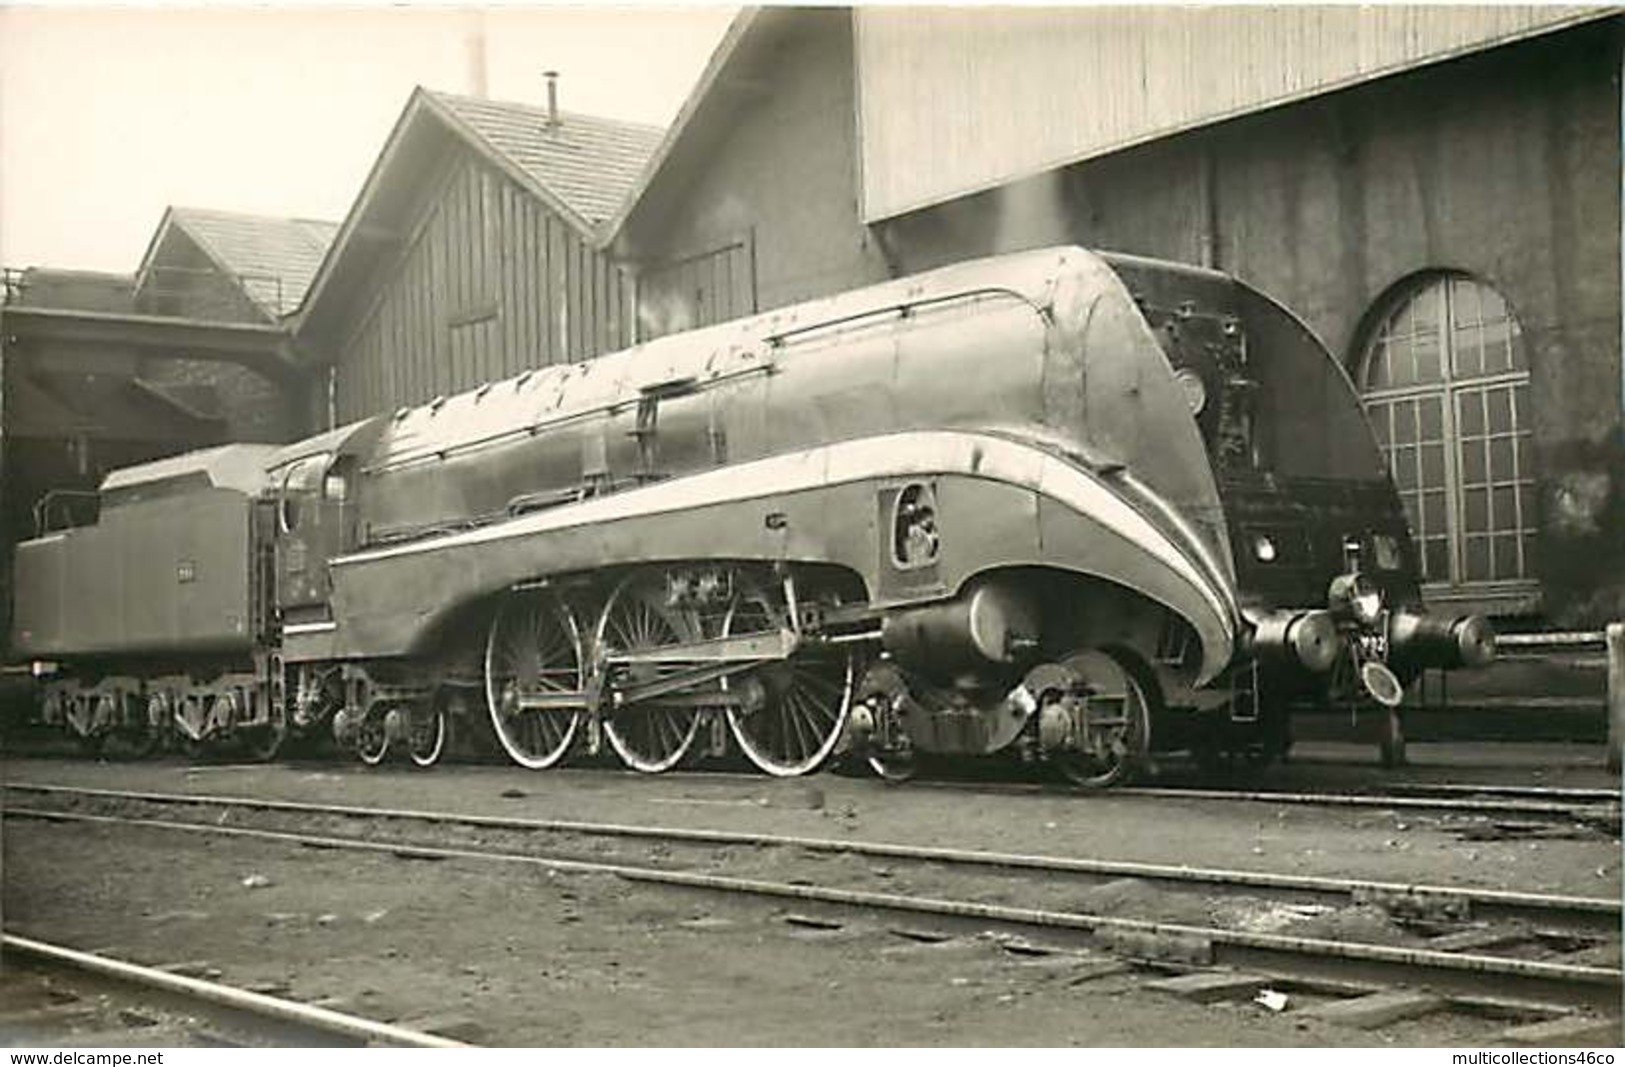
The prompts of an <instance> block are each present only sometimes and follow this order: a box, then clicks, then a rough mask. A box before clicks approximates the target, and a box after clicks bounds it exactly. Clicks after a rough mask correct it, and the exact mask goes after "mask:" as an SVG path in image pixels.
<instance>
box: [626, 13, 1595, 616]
mask: <svg viewBox="0 0 1625 1067" xmlns="http://www.w3.org/2000/svg"><path fill="white" fill-rule="evenodd" d="M1622 25H1625V23H1622V20H1621V19H1620V18H1619V17H1618V16H1617V13H1616V12H1613V11H1608V10H1602V9H1589V8H1574V7H1498V8H1432V9H1428V8H1413V7H1398V8H1389V9H1357V8H1336V7H1333V8H1321V7H1301V8H1267V9H1266V8H1260V9H1256V10H1251V11H1240V10H1235V9H1225V10H1223V11H1219V10H1203V9H1188V8H1178V9H1175V8H1162V9H1140V10H1127V9H1089V10H1084V9H1078V10H1073V11H1064V12H1062V11H1053V10H1031V11H1016V10H1010V11H1001V12H997V13H994V12H987V11H977V10H974V9H964V10H955V11H946V10H945V11H930V12H924V11H917V10H902V9H886V8H864V9H858V10H856V11H850V10H841V9H820V10H795V9H775V8H766V9H750V10H746V11H744V12H742V13H741V14H740V16H739V17H738V18H737V19H736V21H735V23H734V24H733V26H732V27H731V28H730V30H729V32H728V33H727V34H726V35H725V37H724V38H723V40H722V42H721V44H720V45H719V46H718V48H717V50H716V53H715V54H714V56H713V58H712V61H711V64H710V66H709V67H708V68H707V69H706V71H705V72H704V74H703V75H702V77H701V79H700V81H699V83H698V84H697V86H696V88H695V90H694V93H693V95H692V96H691V98H690V99H689V100H688V101H687V103H686V104H685V105H684V107H683V109H682V111H681V112H680V113H679V116H678V119H677V122H676V123H675V124H674V126H673V128H672V129H671V130H670V131H669V132H668V134H667V136H666V138H665V140H664V142H663V143H662V145H661V147H660V149H659V150H658V151H657V153H656V156H655V159H654V161H653V162H652V163H651V164H650V166H649V167H648V168H647V169H646V171H645V173H644V177H643V179H642V181H641V182H640V184H639V186H638V187H637V188H636V189H635V190H634V191H633V193H632V195H631V196H630V197H629V198H628V201H627V203H626V204H625V206H624V207H623V209H622V211H621V212H620V214H619V215H618V217H617V218H616V219H615V220H614V222H613V224H612V225H611V227H610V230H609V233H608V240H609V241H610V243H611V247H612V248H613V249H614V251H615V253H616V254H617V255H618V256H619V257H621V258H622V259H623V260H624V261H625V262H627V263H629V264H631V265H632V266H634V267H635V268H636V270H637V272H638V276H639V299H640V310H641V312H642V314H643V316H644V318H645V320H646V322H647V323H648V324H649V325H650V327H651V332H664V331H666V330H671V329H679V328H683V327H686V326H692V325H703V324H706V323H708V322H711V321H717V320H719V319H725V318H728V317H731V316H733V315H736V314H741V313H746V312H749V311H751V310H765V309H767V308H771V307H775V306H780V305H783V304H787V303H790V302H793V301H796V300H800V299H804V298H808V297H812V296H817V295H822V294H827V293H832V292H837V291H840V290H842V289H846V288H849V287H852V286H856V285H861V284H865V283H868V282H871V281H874V280H876V279H878V278H883V277H887V276H894V275H898V274H903V273H909V272H913V271H917V270H921V269H926V268H929V267H933V266H936V265H939V264H942V263H946V262H951V261H954V260H959V259H964V258H969V257H973V256H977V255H985V254H988V253H992V252H998V251H1009V250H1014V249H1018V248H1024V247H1034V246H1038V245H1043V244H1053V243H1078V244H1083V245H1087V246H1092V247H1098V248H1103V249H1110V250H1115V251H1121V252H1129V253H1137V254H1142V255H1150V256H1157V257H1162V258H1168V259H1175V260H1180V261H1185V262H1191V263H1198V264H1203V265H1208V266H1213V267H1216V268H1219V269H1222V270H1226V271H1229V272H1231V273H1234V274H1237V275H1239V276H1241V277H1242V278H1244V279H1246V280H1247V281H1248V282H1250V283H1252V284H1254V285H1256V286H1258V287H1259V288H1261V289H1263V290H1265V291H1266V292H1269V293H1270V294H1272V295H1273V296H1275V297H1276V298H1277V299H1279V300H1281V301H1282V302H1283V303H1284V304H1285V305H1287V306H1288V307H1290V308H1291V309H1293V311H1295V312H1296V313H1297V314H1299V315H1300V316H1302V317H1303V318H1304V319H1305V320H1306V321H1307V323H1308V324H1309V325H1310V326H1311V327H1312V328H1313V329H1314V330H1315V332H1316V333H1317V334H1319V335H1320V336H1321V338H1322V339H1323V340H1325V341H1326V343H1327V344H1328V346H1329V347H1330V348H1331V349H1332V350H1333V351H1334V352H1335V353H1337V354H1338V356H1339V357H1340V358H1341V359H1342V360H1343V361H1344V363H1345V366H1346V369H1347V370H1348V372H1349V374H1350V375H1351V377H1352V379H1353V380H1354V382H1355V384H1356V386H1357V387H1358V388H1359V389H1360V390H1361V392H1362V394H1363V395H1364V398H1365V401H1366V405H1367V411H1368V413H1369V414H1370V416H1371V418H1372V420H1373V423H1374V425H1375V427H1376V429H1377V432H1378V435H1379V437H1380V438H1381V440H1382V442H1383V445H1384V448H1385V451H1386V453H1387V455H1388V458H1389V459H1390V461H1391V463H1392V466H1393V469H1394V473H1395V477H1396V481H1397V483H1398V485H1399V487H1400V491H1401V494H1402V496H1403V498H1404V500H1405V502H1406V505H1407V509H1408V512H1409V517H1410V522H1411V525H1412V529H1413V532H1414V534H1415V535H1416V538H1417V542H1418V548H1419V552H1420V554H1421V556H1422V562H1423V564H1424V566H1425V568H1426V575H1427V579H1428V593H1429V599H1430V601H1432V602H1435V603H1441V604H1448V605H1450V606H1453V607H1459V608H1460V609H1461V610H1480V611H1487V612H1489V613H1491V614H1494V615H1497V616H1501V617H1503V618H1505V617H1523V618H1530V619H1534V618H1540V619H1544V620H1546V621H1547V622H1549V623H1553V624H1559V625H1594V624H1597V623H1600V622H1603V621H1606V620H1608V619H1612V618H1618V617H1620V616H1621V615H1625V535H1622V531H1625V386H1622V383H1625V376H1622V368H1621V304H1620V281H1621V278H1620V271H1621V268H1620V259H1621V205H1620V200H1621V154H1620V153H1621V136H1620V133H1621V113H1622V110H1621V93H1620V73H1621V65H1622V55H1625V53H1622V42H1625V29H1622Z"/></svg>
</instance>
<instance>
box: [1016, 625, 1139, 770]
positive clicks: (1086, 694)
mask: <svg viewBox="0 0 1625 1067" xmlns="http://www.w3.org/2000/svg"><path fill="white" fill-rule="evenodd" d="M1058 666H1059V667H1060V668H1062V672H1061V673H1062V675H1063V676H1064V677H1066V678H1067V682H1066V684H1065V685H1058V684H1054V683H1053V682H1051V683H1048V684H1046V686H1045V687H1044V688H1043V690H1042V691H1040V692H1035V693H1033V694H1032V695H1033V697H1034V699H1035V700H1036V702H1037V706H1038V709H1039V710H1038V714H1039V716H1040V723H1041V726H1042V723H1043V721H1044V719H1045V718H1046V717H1049V718H1053V716H1054V715H1055V714H1056V713H1059V714H1062V715H1064V716H1065V717H1066V719H1067V723H1066V725H1067V726H1068V727H1070V730H1071V731H1072V736H1070V737H1069V738H1068V741H1067V743H1066V744H1064V745H1061V746H1058V747H1056V748H1053V749H1050V750H1049V751H1047V752H1046V753H1045V755H1046V756H1047V758H1048V759H1049V761H1050V763H1051V764H1052V765H1053V766H1054V767H1055V768H1056V769H1057V770H1058V771H1060V772H1061V775H1062V776H1063V777H1065V778H1066V780H1067V781H1069V782H1071V783H1072V784H1073V785H1076V786H1079V787H1081V788H1083V789H1105V788H1107V787H1109V786H1113V785H1118V784H1121V783H1122V782H1125V781H1127V780H1128V779H1129V778H1131V777H1132V776H1133V775H1134V773H1135V772H1136V771H1138V770H1139V769H1140V767H1141V766H1143V765H1144V763H1145V760H1146V757H1147V755H1148V754H1149V752H1150V747H1151V698H1150V696H1149V695H1148V694H1147V692H1146V689H1145V687H1144V686H1143V685H1142V684H1141V682H1140V679H1139V677H1138V674H1137V672H1136V671H1135V670H1134V669H1133V668H1132V667H1131V666H1130V665H1128V664H1127V663H1125V662H1124V661H1123V660H1121V659H1119V658H1118V657H1117V656H1116V655H1114V654H1112V653H1109V652H1105V651H1101V650H1097V649H1090V650H1089V651H1086V652H1079V653H1077V654H1075V655H1073V656H1069V657H1068V658H1067V659H1065V660H1063V661H1061V662H1060V663H1059V664H1058ZM1042 669H1043V668H1036V669H1035V673H1037V671H1039V670H1042ZM1080 702H1082V703H1081V705H1080Z"/></svg>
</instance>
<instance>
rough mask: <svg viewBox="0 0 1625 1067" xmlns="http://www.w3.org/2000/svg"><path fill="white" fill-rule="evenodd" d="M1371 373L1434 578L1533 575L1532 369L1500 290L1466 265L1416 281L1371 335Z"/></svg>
mask: <svg viewBox="0 0 1625 1067" xmlns="http://www.w3.org/2000/svg"><path fill="white" fill-rule="evenodd" d="M1361 375H1362V377H1361V383H1360V384H1361V390H1362V392H1363V395H1364V399H1365V404H1366V410H1367V411H1368V412H1369V413H1370V415H1371V422H1372V425H1373V426H1374V427H1375V429H1376V432H1377V439H1378V442H1379V443H1380V444H1381V445H1382V449H1383V452H1384V454H1385V455H1386V456H1387V457H1388V462H1389V465H1390V466H1391V467H1392V469H1393V472H1394V482H1395V484H1396V485H1397V486H1398V487H1399V494H1400V497H1401V499H1402V500H1403V501H1404V502H1405V510H1406V513H1407V515H1408V516H1409V518H1410V523H1411V532H1412V533H1413V534H1414V535H1415V537H1416V541H1417V548H1418V550H1419V552H1420V553H1421V556H1422V566H1423V571H1424V574H1425V576H1426V578H1427V580H1428V581H1430V582H1443V583H1449V584H1451V585H1466V584H1471V583H1482V582H1500V581H1509V580H1516V579H1522V578H1527V577H1529V576H1530V575H1531V574H1532V573H1533V559H1532V554H1533V550H1534V531H1535V529H1536V525H1537V524H1536V521H1535V492H1534V469H1533V455H1532V454H1531V450H1530V443H1529V438H1530V419H1529V367H1528V364H1527V362H1526V361H1525V359H1524V353H1523V342H1522V333H1521V331H1520V329H1519V327H1518V321H1517V319H1515V318H1514V317H1513V316H1512V313H1511V311H1509V310H1508V308H1507V306H1506V302H1505V301H1504V300H1502V299H1501V296H1500V294H1499V293H1497V292H1496V291H1495V290H1494V289H1491V288H1490V287H1489V286H1487V285H1485V284H1483V283H1482V282H1479V281H1476V280H1474V279H1472V278H1469V277H1466V276H1461V275H1448V276H1434V277H1431V278H1429V279H1427V280H1426V281H1424V282H1423V283H1422V284H1420V285H1419V286H1416V287H1414V288H1412V289H1409V290H1407V291H1406V292H1405V293H1404V294H1402V295H1401V296H1400V298H1399V299H1398V301H1397V302H1396V304H1395V306H1394V307H1393V308H1392V309H1391V310H1390V311H1389V312H1388V314H1387V315H1386V316H1385V317H1384V318H1383V319H1382V321H1381V322H1380V324H1379V325H1378V327H1377V329H1376V331H1375V333H1374V335H1373V336H1372V338H1371V340H1370V342H1369V344H1368V346H1367V348H1366V354H1365V361H1364V363H1363V365H1362V368H1361Z"/></svg>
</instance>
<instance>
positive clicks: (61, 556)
mask: <svg viewBox="0 0 1625 1067" xmlns="http://www.w3.org/2000/svg"><path fill="white" fill-rule="evenodd" d="M83 532H84V531H73V532H71V533H60V534H56V535H53V536H51V537H45V538H41V539H39V540H37V541H25V542H23V543H22V544H20V545H18V546H17V556H16V575H15V583H16V584H15V585H14V587H13V588H14V589H15V593H14V596H15V598H16V599H15V601H14V603H13V610H12V641H11V647H12V648H13V649H14V650H15V651H16V653H17V654H18V655H21V656H50V655H54V654H56V653H57V652H59V651H61V647H62V635H63V606H64V604H65V603H66V599H65V595H64V594H65V592H66V589H65V585H64V582H65V578H64V576H65V575H66V574H67V569H68V567H67V564H68V554H69V541H70V539H71V538H73V537H75V536H77V535H78V534H81V533H83Z"/></svg>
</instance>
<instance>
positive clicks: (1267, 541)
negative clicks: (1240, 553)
mask: <svg viewBox="0 0 1625 1067" xmlns="http://www.w3.org/2000/svg"><path fill="white" fill-rule="evenodd" d="M1275 554H1276V553H1275V542H1274V541H1273V540H1272V539H1271V538H1270V537H1269V536H1268V535H1267V534H1259V535H1258V536H1257V537H1255V538H1253V558H1255V559H1257V560H1258V562H1260V563H1274V562H1275Z"/></svg>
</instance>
